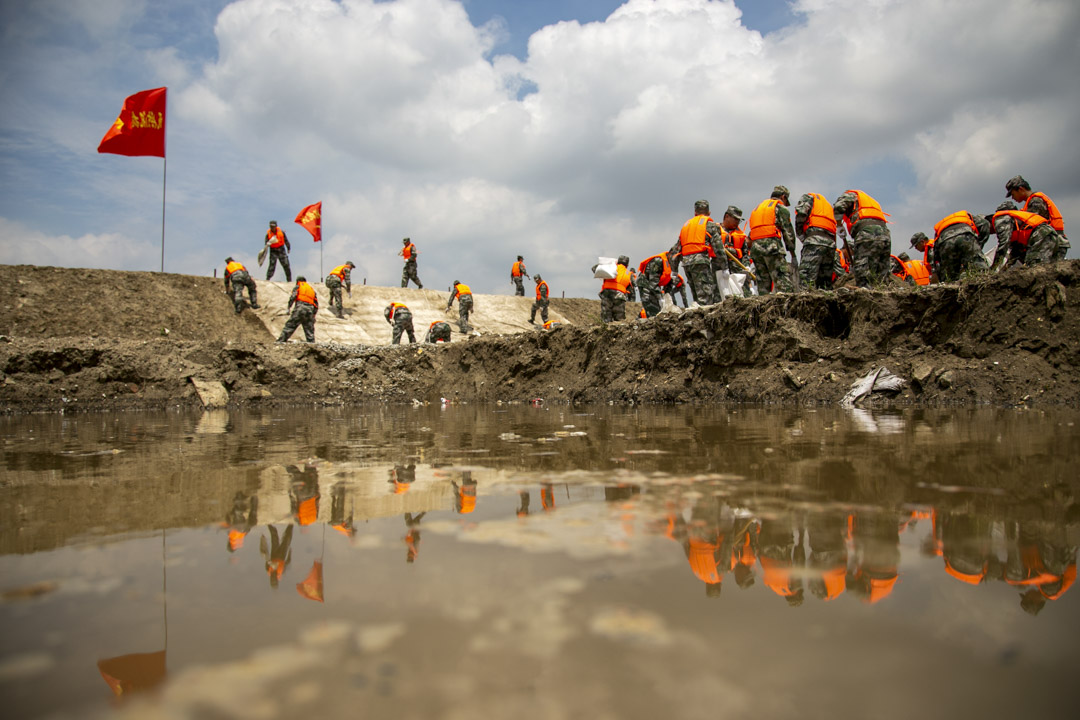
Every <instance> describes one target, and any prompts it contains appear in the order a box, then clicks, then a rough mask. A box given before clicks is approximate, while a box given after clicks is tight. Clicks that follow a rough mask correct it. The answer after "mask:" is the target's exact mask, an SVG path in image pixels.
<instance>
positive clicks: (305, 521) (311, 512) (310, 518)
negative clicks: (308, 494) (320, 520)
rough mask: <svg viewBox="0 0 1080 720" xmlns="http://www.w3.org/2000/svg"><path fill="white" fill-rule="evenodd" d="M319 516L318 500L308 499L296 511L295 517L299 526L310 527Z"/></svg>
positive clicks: (314, 498) (315, 498) (316, 498)
mask: <svg viewBox="0 0 1080 720" xmlns="http://www.w3.org/2000/svg"><path fill="white" fill-rule="evenodd" d="M318 516H319V498H318V497H313V498H308V499H307V500H304V501H303V502H301V503H300V507H298V508H297V509H296V517H297V519H298V520H299V522H300V524H301V525H310V524H311V523H313V522H315V519H316V518H317V517H318Z"/></svg>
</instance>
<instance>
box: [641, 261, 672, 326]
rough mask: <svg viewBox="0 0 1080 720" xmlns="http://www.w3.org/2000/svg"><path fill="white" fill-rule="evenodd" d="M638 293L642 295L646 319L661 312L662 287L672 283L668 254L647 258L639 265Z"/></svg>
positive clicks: (642, 307) (642, 305) (642, 306)
mask: <svg viewBox="0 0 1080 720" xmlns="http://www.w3.org/2000/svg"><path fill="white" fill-rule="evenodd" d="M638 270H640V271H641V272H640V273H639V274H638V292H639V293H640V294H641V309H642V310H643V311H644V312H645V317H653V316H655V315H656V314H658V313H659V312H660V285H661V284H663V285H668V284H670V283H671V263H669V262H668V259H667V253H660V254H659V255H653V256H652V257H650V258H645V259H644V260H642V261H641V264H640V265H638Z"/></svg>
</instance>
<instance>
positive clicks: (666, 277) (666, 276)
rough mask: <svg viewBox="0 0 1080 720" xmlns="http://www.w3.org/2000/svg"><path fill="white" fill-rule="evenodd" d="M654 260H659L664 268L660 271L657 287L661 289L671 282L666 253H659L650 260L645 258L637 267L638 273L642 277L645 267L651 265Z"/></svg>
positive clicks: (669, 265) (669, 264)
mask: <svg viewBox="0 0 1080 720" xmlns="http://www.w3.org/2000/svg"><path fill="white" fill-rule="evenodd" d="M656 258H660V260H661V261H662V262H663V264H664V268H663V269H662V270H661V271H660V282H659V285H660V286H661V287H663V286H664V285H667V284H668V283H669V282H671V263H669V262H668V259H667V253H660V254H659V255H653V256H652V257H651V258H645V259H644V260H642V261H641V264H640V265H638V272H639V273H641V274H642V275H644V274H645V266H646V265H648V264H649V263H651V262H652V261H653V260H655V259H656Z"/></svg>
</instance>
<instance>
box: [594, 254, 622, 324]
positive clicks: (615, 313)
mask: <svg viewBox="0 0 1080 720" xmlns="http://www.w3.org/2000/svg"><path fill="white" fill-rule="evenodd" d="M629 264H630V258H629V257H628V256H626V255H620V256H619V259H618V260H617V261H616V266H615V277H614V278H605V279H604V284H603V285H601V286H600V321H601V322H603V323H609V322H615V321H618V320H625V319H626V297H627V292H628V289H629V287H630V271H629V270H627V269H626V266H627V265H629ZM597 267H598V266H597V265H593V268H592V271H593V272H594V273H595V272H596V268H597Z"/></svg>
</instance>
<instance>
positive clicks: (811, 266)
mask: <svg viewBox="0 0 1080 720" xmlns="http://www.w3.org/2000/svg"><path fill="white" fill-rule="evenodd" d="M835 263H836V246H835V245H825V244H820V245H819V244H817V243H810V244H807V243H803V246H802V257H800V258H799V281H800V282H802V286H803V290H814V289H817V290H830V289H832V276H833V265H834V264H835Z"/></svg>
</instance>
